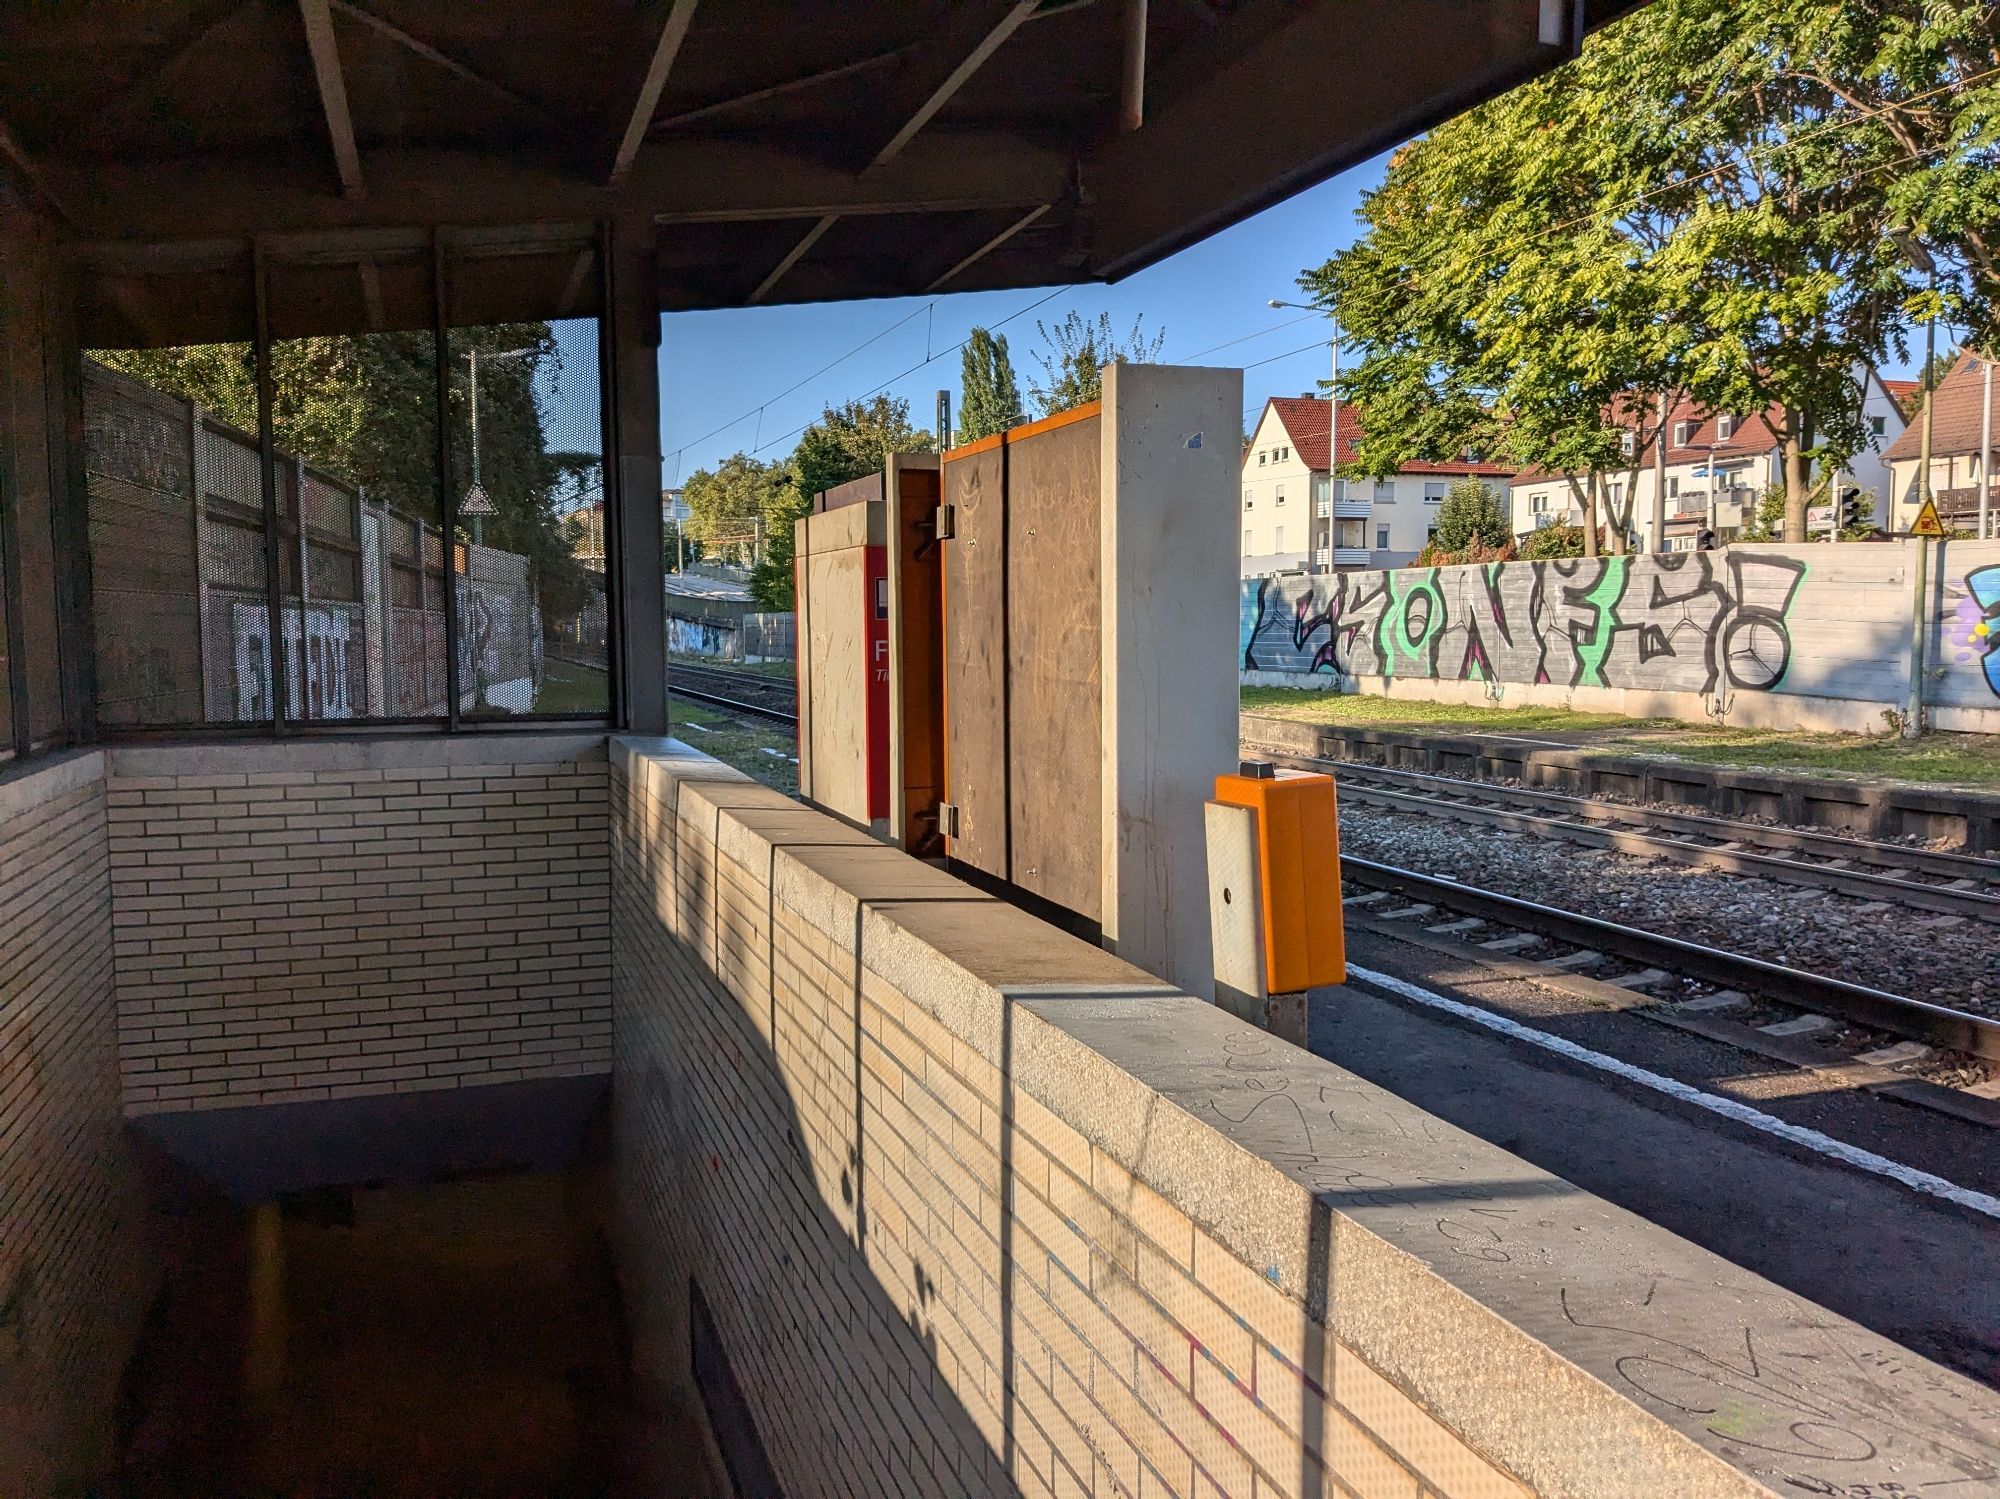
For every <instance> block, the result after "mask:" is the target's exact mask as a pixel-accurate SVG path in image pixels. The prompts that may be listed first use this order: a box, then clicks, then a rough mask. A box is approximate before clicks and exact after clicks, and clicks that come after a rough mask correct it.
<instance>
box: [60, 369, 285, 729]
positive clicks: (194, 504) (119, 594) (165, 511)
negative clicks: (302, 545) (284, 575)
mask: <svg viewBox="0 0 2000 1499" xmlns="http://www.w3.org/2000/svg"><path fill="white" fill-rule="evenodd" d="M103 357H105V358H107V359H109V358H115V359H118V360H119V361H120V362H121V363H122V364H123V365H124V367H125V368H124V369H123V370H114V369H110V368H108V367H106V366H105V365H104V364H102V363H99V362H98V361H97V360H94V359H93V360H91V361H89V362H88V363H86V365H85V368H84V382H83V416H84V469H85V484H86V489H87V497H88V514H89V537H90V568H91V597H92V605H93V612H94V616H95V619H94V624H95V633H96V647H97V717H98V720H99V722H101V723H104V724H107V725H112V726H150V725H172V724H192V723H201V722H203V721H205V720H212V719H222V720H225V721H227V720H235V719H238V718H240V717H242V716H243V715H242V714H241V713H240V712H239V711H236V710H237V709H238V708H239V706H240V702H232V701H230V700H229V699H228V698H227V697H226V696H225V695H223V694H220V693H217V694H213V695H212V694H211V693H210V692H209V691H208V688H207V685H206V680H205V679H206V676H207V672H206V670H205V660H206V658H207V655H208V650H207V637H208V635H209V634H210V633H211V632H212V631H213V630H214V629H215V627H216V626H217V625H218V624H220V625H221V627H222V628H223V629H224V630H225V631H226V630H228V629H230V628H231V626H232V624H233V621H230V620H229V618H228V616H227V615H226V613H225V614H224V615H222V616H221V617H220V618H218V616H217V613H216V611H215V610H214V608H213V607H212V605H211V603H210V600H209V597H208V591H207V585H208V584H209V583H210V581H211V580H212V579H214V578H215V577H216V573H215V572H214V569H215V568H217V567H218V566H221V567H225V568H236V569H238V570H241V569H242V566H243V559H242V557H241V555H240V553H241V550H242V549H241V548H232V547H231V546H230V545H229V544H228V543H227V542H225V541H221V540H219V539H218V538H217V537H216V536H215V534H214V532H215V523H212V522H211V521H210V519H209V517H208V514H207V512H206V510H205V508H204V507H203V506H202V505H201V504H200V503H199V502H198V498H197V489H198V488H200V489H203V490H205V489H206V487H207V482H208V477H209V471H210V467H211V465H210V463H209V462H208V460H209V459H211V458H213V457H214V455H215V449H216V447H217V439H218V437H219V438H220V440H221V443H222V445H223V446H225V447H227V446H230V445H234V446H235V447H237V448H238V449H242V448H245V447H247V448H248V450H249V454H250V459H251V464H252V467H251V469H250V476H251V478H252V479H253V480H254V478H255V474H256V470H255V466H254V464H255V448H256V444H255V441H254V439H252V438H250V437H248V436H247V435H246V434H244V433H242V432H240V431H235V432H232V431H231V430H230V429H229V428H228V427H226V426H223V425H221V424H217V423H213V422H211V421H209V420H208V419H207V418H205V417H204V416H203V415H202V413H201V411H200V409H199V407H198V406H197V405H196V404H195V402H193V401H192V400H189V399H185V398H184V397H182V396H179V395H176V394H174V393H173V391H172V390H170V389H166V388H161V387H162V386H167V385H180V386H182V387H183V388H192V387H195V386H197V385H199V384H203V383H209V382H214V383H216V384H217V385H218V387H219V388H220V387H222V386H226V383H227V382H228V381H229V379H230V378H231V377H232V376H235V377H243V378H247V376H248V370H249V362H250V349H249V346H248V345H245V344H228V345H208V346H202V347H196V348H190V349H170V350H160V351H148V352H144V353H134V354H116V355H105V356H103ZM147 375H150V376H152V377H153V379H154V380H157V381H159V382H160V384H159V385H155V384H152V383H149V382H148V380H147V379H146V378H144V377H145V376H147ZM238 467H239V468H240V464H239V466H238ZM220 468H221V471H222V477H223V478H224V480H225V482H227V481H228V479H229V478H231V477H232V474H231V472H230V470H229V467H228V465H226V464H224V465H220ZM233 477H239V478H240V474H237V475H234V476H233ZM222 508H223V509H224V510H229V509H234V510H236V511H237V512H239V513H238V514H236V515H235V516H233V517H231V519H233V520H234V521H235V523H236V524H237V525H238V526H239V527H241V528H243V529H244V530H246V531H247V532H248V535H247V537H246V545H247V548H248V550H249V551H250V552H251V553H252V554H253V555H254V556H255V558H256V571H255V583H256V586H257V587H259V588H261V586H262V548H263V535H262V531H263V526H262V513H261V510H257V509H252V508H251V507H250V506H248V505H242V504H240V503H237V504H232V502H231V501H230V500H224V501H223V505H222ZM221 581H222V584H223V586H222V589H221V592H222V593H224V594H227V593H228V592H230V591H231V590H230V588H229V584H230V583H231V582H233V581H234V580H233V579H230V578H228V577H227V576H225V577H223V578H222V580H221ZM267 633H268V631H265V630H260V631H258V632H257V636H256V641H255V648H256V649H258V650H261V649H262V646H263V637H264V635H265V634H267ZM253 697H254V695H253Z"/></svg>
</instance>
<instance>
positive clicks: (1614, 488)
mask: <svg viewBox="0 0 2000 1499" xmlns="http://www.w3.org/2000/svg"><path fill="white" fill-rule="evenodd" d="M1606 488H1607V489H1608V490H1609V491H1610V493H1609V496H1608V497H1609V499H1610V501H1611V508H1612V509H1613V510H1616V509H1617V508H1618V505H1619V502H1620V501H1622V500H1623V499H1624V498H1625V486H1624V485H1623V484H1611V485H1607V486H1606Z"/></svg>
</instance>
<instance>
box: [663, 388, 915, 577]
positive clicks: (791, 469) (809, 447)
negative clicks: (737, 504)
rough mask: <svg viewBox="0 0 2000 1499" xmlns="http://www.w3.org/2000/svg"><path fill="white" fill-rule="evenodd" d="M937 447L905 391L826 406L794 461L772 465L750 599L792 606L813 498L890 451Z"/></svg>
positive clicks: (875, 467) (866, 470)
mask: <svg viewBox="0 0 2000 1499" xmlns="http://www.w3.org/2000/svg"><path fill="white" fill-rule="evenodd" d="M936 449H937V440H936V438H934V437H933V436H932V435H931V433H930V432H929V431H927V430H925V429H924V428H922V427H917V426H913V425H912V424H911V422H910V403H909V402H908V401H906V400H904V399H902V397H900V396H875V397H872V398H870V399H868V400H865V401H846V402H843V403H842V404H841V405H839V406H829V407H827V408H826V409H825V411H824V412H822V413H821V415H820V419H819V420H818V421H816V422H814V423H813V424H812V425H811V426H809V427H807V428H806V429H805V431H804V432H802V433H800V434H799V441H798V446H797V447H795V448H793V449H792V456H791V458H790V460H789V461H788V462H787V463H785V464H782V465H773V466H772V470H771V471H772V472H773V473H774V474H775V475H776V478H777V481H776V482H774V483H773V484H772V485H771V486H770V487H769V488H767V489H766V490H765V491H764V500H763V516H764V554H763V556H762V558H761V559H759V561H758V564H757V566H756V567H755V569H753V570H752V572H751V574H750V593H751V596H752V597H753V598H755V599H756V600H757V601H758V603H760V604H761V605H763V607H764V608H766V609H779V610H783V609H790V608H791V607H792V604H793V598H792V593H793V586H792V558H793V555H794V552H795V545H794V541H793V534H792V528H793V526H794V525H796V524H797V522H798V521H799V519H800V518H801V517H802V516H804V515H805V513H806V512H807V510H809V509H810V508H811V506H812V502H813V497H814V496H815V495H817V494H819V493H820V492H821V491H822V490H827V489H831V488H833V487H834V486H835V485H837V484H845V483H847V482H848V480H850V479H859V478H861V477H862V476H863V475H866V474H872V473H877V472H879V471H880V470H881V468H882V465H883V463H884V462H885V461H886V460H887V459H888V456H889V455H890V454H891V453H929V452H934V451H936ZM690 503H692V501H690Z"/></svg>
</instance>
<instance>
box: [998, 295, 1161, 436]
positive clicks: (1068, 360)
mask: <svg viewBox="0 0 2000 1499" xmlns="http://www.w3.org/2000/svg"><path fill="white" fill-rule="evenodd" d="M1144 322H1145V319H1144V318H1143V317H1137V318H1134V319H1133V320H1132V331H1131V332H1130V333H1129V334H1127V335H1126V337H1125V338H1124V339H1123V340H1122V341H1121V340H1120V339H1119V337H1118V335H1117V334H1116V333H1114V332H1113V331H1112V328H1111V314H1110V313H1108V312H1100V313H1099V314H1098V315H1097V319H1096V321H1094V322H1093V321H1091V320H1090V319H1088V318H1086V317H1084V316H1083V314H1082V313H1080V312H1071V313H1070V314H1069V316H1067V317H1065V318H1064V319H1063V320H1062V321H1061V322H1060V323H1057V324H1056V325H1055V326H1054V327H1050V326H1048V325H1047V324H1045V323H1043V322H1042V320H1041V319H1040V318H1037V319H1036V320H1035V329H1036V331H1037V332H1039V333H1040V334H1041V335H1042V340H1043V342H1045V343H1046V344H1047V345H1048V349H1047V351H1046V352H1042V351H1038V352H1037V353H1036V355H1035V360H1036V362H1037V363H1038V364H1040V365H1041V367H1042V378H1041V379H1040V380H1039V381H1032V380H1031V381H1030V382H1029V384H1028V393H1029V394H1030V395H1032V396H1033V397H1034V398H1035V404H1036V405H1037V406H1039V407H1041V409H1042V415H1043V416H1054V415H1055V414H1056V413H1057V412H1058V411H1073V410H1074V409H1075V408H1077V407H1078V406H1085V405H1088V404H1089V403H1090V402H1092V401H1095V400H1097V399H1098V398H1099V397H1101V396H1102V395H1103V394H1104V375H1103V369H1104V366H1105V365H1107V364H1151V363H1153V362H1154V361H1155V360H1156V359H1158V358H1159V357H1160V348H1161V346H1162V345H1163V344H1165V343H1166V341H1167V335H1166V330H1165V329H1162V330H1160V332H1158V333H1156V334H1154V335H1153V336H1152V338H1151V339H1148V338H1147V337H1146V333H1145V329H1144V328H1143V327H1142V326H1141V325H1142V324H1143V323H1144Z"/></svg>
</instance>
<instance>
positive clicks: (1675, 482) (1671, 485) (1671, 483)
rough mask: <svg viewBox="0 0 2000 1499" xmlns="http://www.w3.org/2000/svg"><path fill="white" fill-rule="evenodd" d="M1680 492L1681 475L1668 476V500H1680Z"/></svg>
mask: <svg viewBox="0 0 2000 1499" xmlns="http://www.w3.org/2000/svg"><path fill="white" fill-rule="evenodd" d="M1680 492H1681V479H1680V475H1679V474H1668V475H1667V498H1668V499H1670V500H1673V499H1678V498H1680Z"/></svg>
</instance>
